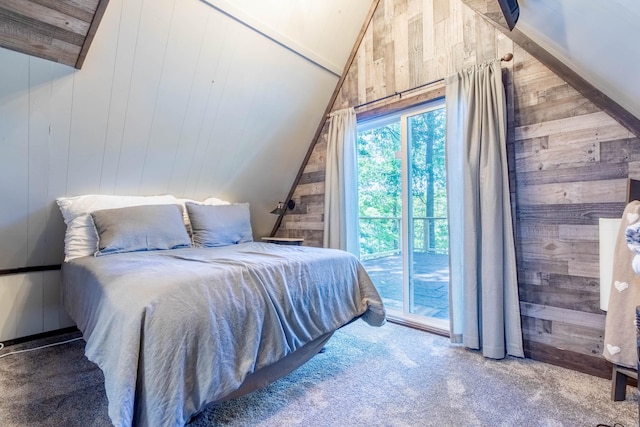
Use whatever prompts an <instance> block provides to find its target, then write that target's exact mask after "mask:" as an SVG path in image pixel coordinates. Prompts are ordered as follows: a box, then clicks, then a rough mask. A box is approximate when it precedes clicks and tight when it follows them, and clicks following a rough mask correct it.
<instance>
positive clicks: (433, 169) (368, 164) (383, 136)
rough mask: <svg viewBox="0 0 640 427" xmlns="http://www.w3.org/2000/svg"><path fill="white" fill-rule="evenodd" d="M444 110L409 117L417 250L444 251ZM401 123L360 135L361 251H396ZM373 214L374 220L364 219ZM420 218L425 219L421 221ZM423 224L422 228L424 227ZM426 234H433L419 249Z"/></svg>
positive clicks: (412, 198)
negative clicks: (426, 245)
mask: <svg viewBox="0 0 640 427" xmlns="http://www.w3.org/2000/svg"><path fill="white" fill-rule="evenodd" d="M445 120H446V115H445V109H444V108H441V109H437V110H432V111H429V112H426V113H422V114H419V115H415V116H411V117H410V120H409V124H408V130H409V133H410V135H409V141H410V152H411V154H412V156H411V168H410V169H411V170H410V177H411V189H412V194H411V201H412V214H413V216H414V218H417V220H416V221H415V222H414V230H413V231H414V235H415V236H416V244H415V248H416V249H420V248H422V249H423V250H435V251H438V252H446V251H447V248H448V230H447V222H446V219H445V220H436V221H433V220H430V218H434V217H435V218H446V214H447V213H446V206H447V205H446V172H445ZM400 129H401V126H400V122H399V121H397V122H393V123H390V124H386V125H384V126H380V127H376V128H373V129H369V130H366V131H361V132H359V134H358V168H359V170H358V193H359V194H358V199H359V211H360V217H361V221H360V244H361V254H362V255H365V256H366V255H368V254H375V253H381V252H389V251H397V250H399V248H400V240H399V239H400V221H399V218H400V217H401V212H402V199H401V195H402V192H401V191H402V181H401V179H402V177H401V160H400V159H399V158H397V157H398V156H396V153H398V152H400V151H401V139H400V138H401V135H400ZM367 218H377V219H367ZM420 218H427V220H426V221H425V222H422V221H421V220H420ZM425 224H426V228H425V226H424V225H425ZM424 233H428V235H429V236H431V239H430V240H429V247H428V248H423V247H422V246H423V245H422V243H421V241H422V240H424V238H423V237H424Z"/></svg>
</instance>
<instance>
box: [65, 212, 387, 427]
mask: <svg viewBox="0 0 640 427" xmlns="http://www.w3.org/2000/svg"><path fill="white" fill-rule="evenodd" d="M63 214H64V211H63ZM92 215H93V214H92ZM66 219H67V218H65V222H66ZM192 219H193V217H192ZM94 220H95V221H96V224H98V222H97V220H98V218H97V217H94ZM121 222H122V219H121V218H119V219H118V220H117V221H116V223H118V224H120V223H121ZM125 222H126V221H125ZM161 223H163V224H165V228H167V227H166V221H165V220H162V221H161ZM96 228H98V226H97V225H96ZM169 228H170V227H169ZM97 232H98V234H99V235H102V234H101V231H100V230H99V229H98V231H97ZM189 239H190V241H193V237H190V238H189ZM147 244H148V242H147ZM116 246H117V245H116ZM99 248H100V249H99V251H98V252H100V251H101V250H103V249H104V248H103V247H102V246H99ZM107 254H108V256H92V255H88V256H76V257H70V259H67V260H66V262H65V263H64V264H63V266H62V280H63V283H62V292H63V302H64V305H65V308H66V309H67V311H68V312H69V314H70V316H71V317H72V318H73V320H74V321H75V322H76V324H77V326H78V328H79V329H80V330H81V331H82V333H83V337H84V339H85V341H86V348H85V354H86V356H87V357H88V359H89V360H91V361H93V362H94V363H96V364H97V365H98V366H99V367H100V368H101V369H102V371H103V372H104V375H105V389H106V393H107V398H108V400H109V408H108V411H109V416H110V418H111V420H112V422H113V423H114V425H116V426H130V425H137V426H154V427H155V426H182V425H185V424H186V423H188V421H189V420H190V419H191V418H192V417H193V416H194V415H195V414H197V413H199V412H200V411H202V410H203V409H204V408H205V407H206V406H207V405H210V404H212V403H215V402H218V401H221V400H225V399H228V398H232V397H235V396H238V395H240V394H242V393H245V392H248V391H251V390H253V389H255V388H257V387H261V386H263V385H265V384H267V383H269V382H270V381H273V380H274V379H276V378H278V377H280V376H282V375H285V374H287V373H289V372H290V371H292V370H293V369H295V368H296V367H297V366H299V365H300V364H302V363H304V362H305V361H306V360H308V359H309V358H310V357H312V356H313V354H315V353H317V351H319V350H320V349H321V348H322V346H323V345H324V343H325V342H326V341H327V340H328V339H329V338H330V337H331V334H332V333H333V332H334V331H335V330H337V329H338V328H340V327H342V326H344V325H346V324H348V323H350V322H352V321H354V320H356V319H363V320H364V321H365V322H367V323H369V324H370V325H373V326H379V325H382V324H383V323H384V322H385V312H384V307H383V304H382V301H381V300H380V297H379V295H378V293H377V291H376V289H375V287H374V285H373V284H372V283H371V281H370V279H369V277H368V275H367V273H366V272H365V271H364V269H363V267H362V265H361V264H360V262H359V261H358V260H357V258H355V257H354V256H353V255H351V254H348V253H346V252H343V251H339V250H332V249H321V248H311V247H302V246H282V245H275V244H271V243H258V242H253V241H243V242H238V243H234V244H228V245H219V246H216V247H190V246H185V247H180V245H178V247H177V248H174V249H164V250H136V251H124V252H118V251H116V252H108V253H107ZM98 255H105V254H100V253H98Z"/></svg>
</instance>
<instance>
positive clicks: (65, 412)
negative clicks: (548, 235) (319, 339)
mask: <svg viewBox="0 0 640 427" xmlns="http://www.w3.org/2000/svg"><path fill="white" fill-rule="evenodd" d="M69 338H70V337H69V336H64V337H55V338H53V339H48V340H45V342H50V341H56V340H64V339H69ZM34 344H35V343H33V342H31V343H27V344H23V345H20V346H17V345H16V346H12V347H8V348H5V349H4V350H2V351H0V354H4V353H7V352H9V351H14V350H18V349H21V348H25V347H30V346H34ZM37 344H41V343H37ZM83 348H84V341H82V340H80V341H75V342H72V343H68V344H64V345H62V346H58V347H50V348H46V349H42V350H36V351H33V352H28V353H22V354H18V355H11V356H8V357H5V358H0V426H3V427H13V426H21V427H22V426H96V427H97V426H106V425H110V423H109V419H108V416H107V412H106V397H105V394H104V389H103V381H104V378H103V376H102V373H101V371H100V370H99V369H98V368H97V367H96V366H95V365H93V364H92V363H91V362H89V361H87V360H86V359H85V358H84V356H83V355H82V352H83ZM610 386H611V383H610V381H608V380H605V379H601V378H596V377H592V376H589V375H585V374H580V373H577V372H574V371H570V370H567V369H563V368H558V367H555V366H552V365H547V364H544V363H539V362H534V361H531V360H526V359H525V360H522V359H515V358H507V359H505V360H501V361H491V360H486V359H484V358H483V357H482V356H481V355H480V354H478V353H477V352H474V351H469V350H465V349H463V348H461V347H457V346H452V345H451V344H449V342H448V339H446V338H443V337H439V336H436V335H432V334H428V333H425V332H421V331H417V330H413V329H409V328H406V327H403V326H398V325H394V324H387V325H385V326H383V327H382V328H373V327H370V326H368V325H366V324H365V323H364V322H362V321H358V322H354V323H353V324H351V325H349V326H347V327H345V328H343V329H341V330H340V331H338V332H337V333H336V334H335V335H334V337H333V338H332V339H331V340H330V341H329V343H328V344H327V347H326V351H325V352H324V353H320V354H318V355H316V356H315V357H314V358H313V359H312V360H311V361H310V362H308V363H307V364H306V365H304V366H303V367H301V368H300V369H298V370H297V371H295V372H293V373H292V374H290V375H289V376H288V377H285V378H283V379H281V380H279V381H277V382H275V383H274V384H272V385H270V386H269V387H267V388H265V389H263V390H260V391H257V392H254V393H252V394H250V395H247V396H244V397H241V398H238V399H235V400H232V401H229V402H225V403H223V404H220V405H217V406H215V407H212V408H209V409H207V410H205V411H204V412H203V413H201V414H200V415H198V416H196V417H195V418H194V420H193V421H192V423H191V426H192V427H203V426H278V427H280V426H305V427H310V426H371V425H373V426H553V427H555V426H594V427H595V426H596V425H597V424H599V423H604V424H608V425H613V424H614V423H616V422H617V423H620V424H622V425H623V426H625V427H630V426H636V425H638V393H637V390H636V389H634V388H631V387H628V389H627V400H626V401H624V402H612V401H611V398H610Z"/></svg>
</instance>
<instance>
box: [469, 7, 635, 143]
mask: <svg viewBox="0 0 640 427" xmlns="http://www.w3.org/2000/svg"><path fill="white" fill-rule="evenodd" d="M462 2H463V3H464V4H466V5H467V6H468V7H469V8H471V9H472V10H473V11H474V12H476V13H477V14H479V15H480V16H482V17H483V18H484V19H485V20H486V21H487V22H489V23H490V24H491V25H493V26H494V27H495V28H496V29H498V30H499V31H500V32H502V33H503V34H504V35H506V36H507V37H509V38H510V39H511V40H512V41H513V42H514V43H515V44H517V45H518V46H520V47H521V48H522V49H524V50H525V51H526V52H527V53H529V54H530V55H531V56H533V57H534V58H536V59H537V60H538V61H540V62H541V63H542V64H544V65H545V66H546V67H547V68H549V69H550V70H551V71H553V72H554V73H555V74H557V75H558V76H559V77H560V78H561V79H563V80H564V81H565V82H567V83H568V84H569V85H571V86H572V87H573V88H574V89H575V90H576V91H578V92H579V93H580V94H581V95H582V96H584V97H585V98H586V99H588V100H589V101H591V102H593V103H594V104H595V105H596V106H598V107H599V108H600V109H601V110H602V111H604V112H605V113H607V114H608V115H610V116H611V117H612V118H613V119H614V120H616V121H617V122H618V123H620V124H621V125H622V126H624V127H625V128H627V129H628V130H629V131H631V132H633V133H634V134H635V135H636V136H640V119H638V118H637V117H636V116H634V115H633V114H631V113H630V112H629V111H627V110H626V109H625V108H624V107H622V106H621V105H620V104H618V103H617V102H616V101H614V100H613V99H611V98H609V97H608V96H607V95H605V94H604V93H602V92H601V91H600V90H599V89H597V88H596V87H595V86H593V85H592V84H591V83H589V82H588V81H586V80H585V79H584V78H582V77H581V76H580V75H579V74H578V73H576V72H575V71H573V70H572V69H571V68H569V67H568V66H567V65H565V64H564V63H563V62H561V61H560V60H559V59H557V58H556V57H555V56H553V55H552V54H550V53H549V52H548V51H547V50H545V49H544V48H542V46H540V45H539V44H537V43H536V42H534V41H533V40H531V39H530V38H529V37H527V36H526V35H525V34H524V33H523V32H522V31H520V30H518V28H517V26H516V28H514V29H513V31H509V27H507V22H506V20H505V19H504V15H503V14H502V10H501V9H500V6H499V4H498V2H497V1H495V0H462Z"/></svg>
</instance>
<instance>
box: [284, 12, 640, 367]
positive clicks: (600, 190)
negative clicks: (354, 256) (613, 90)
mask: <svg viewBox="0 0 640 427" xmlns="http://www.w3.org/2000/svg"><path fill="white" fill-rule="evenodd" d="M507 52H513V54H514V60H513V61H512V62H510V63H503V68H505V69H506V72H505V77H506V79H505V81H506V90H507V98H508V104H509V105H508V110H509V112H510V117H509V121H508V122H509V143H508V152H509V159H510V170H511V183H512V201H513V203H514V204H515V210H516V230H515V231H516V246H517V263H518V274H519V288H520V301H521V308H522V316H523V334H524V339H525V345H526V352H527V355H528V356H529V357H531V358H534V359H538V360H544V361H547V362H552V363H556V364H560V365H563V366H566V367H570V368H573V369H576V370H580V371H583V372H588V373H592V374H595V375H600V376H609V375H610V366H609V365H608V363H606V362H605V361H604V359H603V358H602V357H601V354H602V349H603V333H604V319H605V314H604V312H602V311H601V310H600V309H599V279H598V278H599V266H598V262H599V259H598V218H599V217H616V216H620V215H621V214H622V212H623V210H624V206H625V191H626V178H627V177H637V176H638V175H640V143H639V142H640V141H638V138H637V136H636V135H634V134H632V133H630V132H629V131H628V130H626V129H625V128H624V127H622V126H621V125H620V124H618V123H617V122H616V121H615V120H613V119H612V118H611V117H609V116H608V115H607V114H606V113H603V112H602V111H601V110H600V109H599V108H597V107H596V106H594V105H593V104H592V103H591V102H589V101H588V100H586V99H585V98H584V97H582V96H581V95H580V94H579V93H578V92H577V91H575V90H574V89H573V88H572V87H570V86H569V85H568V84H567V83H566V82H564V81H563V80H562V79H561V78H560V77H558V76H557V75H555V74H554V73H553V72H551V71H550V70H549V69H547V68H546V67H545V66H544V65H542V64H541V63H539V62H538V61H537V60H536V59H534V58H533V57H531V56H530V55H529V54H527V53H526V52H525V51H524V50H523V49H522V48H520V47H519V46H517V45H513V42H511V40H509V39H508V38H506V37H505V36H504V35H503V34H501V33H500V32H499V31H497V30H495V29H494V28H493V27H492V26H491V25H490V24H489V23H487V22H486V21H485V20H484V19H483V18H482V17H480V16H479V15H476V14H475V13H474V12H473V11H472V10H471V9H469V8H468V7H466V6H465V5H464V4H463V3H461V1H460V0H426V1H421V0H384V1H381V2H380V5H379V6H378V9H377V10H376V12H375V14H374V18H373V20H372V22H371V24H370V26H369V28H368V30H367V33H366V35H365V38H364V40H363V43H362V44H361V46H360V48H359V51H358V56H357V60H356V61H354V64H353V65H352V66H351V68H350V69H349V71H348V75H347V77H346V79H345V82H344V85H343V87H342V90H341V92H340V94H339V95H338V97H337V99H336V102H335V103H334V106H333V110H337V109H341V108H345V107H348V106H356V105H359V104H361V103H364V102H367V101H371V100H374V99H378V98H381V97H384V96H387V95H390V94H393V93H395V92H396V91H397V92H400V91H403V90H406V89H410V88H412V87H415V86H419V85H421V84H424V83H428V82H431V81H434V80H438V79H441V78H442V77H445V76H446V75H448V74H451V73H453V72H455V71H457V70H460V69H464V68H466V67H469V66H472V65H474V64H478V63H481V62H483V61H486V60H489V59H492V58H496V57H500V56H502V55H504V54H505V53H507ZM358 111H360V110H358ZM326 128H327V126H325V131H324V132H323V134H322V136H321V138H320V139H319V140H318V142H317V144H316V146H315V149H314V151H313V154H312V156H311V158H310V160H309V162H308V163H307V165H306V167H305V169H304V173H303V178H302V182H301V183H300V185H298V187H297V188H296V189H295V191H294V196H293V199H294V200H295V201H296V208H295V210H294V211H292V212H290V213H288V214H287V215H286V216H285V217H284V220H283V222H282V225H281V227H280V229H279V230H278V233H277V235H279V236H290V237H304V238H305V244H306V245H312V246H321V245H322V230H323V218H322V211H323V201H324V167H325V154H326Z"/></svg>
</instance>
